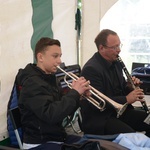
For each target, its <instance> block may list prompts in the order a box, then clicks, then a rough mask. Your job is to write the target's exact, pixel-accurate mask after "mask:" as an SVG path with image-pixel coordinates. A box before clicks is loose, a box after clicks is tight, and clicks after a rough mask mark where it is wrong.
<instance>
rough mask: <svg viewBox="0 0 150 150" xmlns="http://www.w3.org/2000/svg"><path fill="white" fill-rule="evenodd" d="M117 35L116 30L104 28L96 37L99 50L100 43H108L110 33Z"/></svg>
mask: <svg viewBox="0 0 150 150" xmlns="http://www.w3.org/2000/svg"><path fill="white" fill-rule="evenodd" d="M110 34H112V35H117V33H116V32H114V31H112V30H110V29H103V30H101V32H100V33H99V34H98V35H97V36H96V38H95V41H94V42H95V44H96V47H97V49H98V50H99V45H107V37H108V35H110Z"/></svg>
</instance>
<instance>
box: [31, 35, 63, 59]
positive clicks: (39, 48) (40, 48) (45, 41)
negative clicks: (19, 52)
mask: <svg viewBox="0 0 150 150" xmlns="http://www.w3.org/2000/svg"><path fill="white" fill-rule="evenodd" d="M52 45H58V46H59V47H61V44H60V42H59V41H58V40H56V39H51V38H49V37H42V38H41V39H40V40H39V41H38V42H37V43H36V45H35V52H34V57H35V59H36V60H37V54H38V53H40V52H44V51H45V50H46V47H47V46H52Z"/></svg>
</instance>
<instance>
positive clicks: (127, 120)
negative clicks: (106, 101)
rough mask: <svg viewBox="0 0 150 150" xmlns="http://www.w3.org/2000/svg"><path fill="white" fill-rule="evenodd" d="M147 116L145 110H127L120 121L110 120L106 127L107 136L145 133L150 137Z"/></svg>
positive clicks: (113, 118)
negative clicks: (146, 121) (137, 132)
mask: <svg viewBox="0 0 150 150" xmlns="http://www.w3.org/2000/svg"><path fill="white" fill-rule="evenodd" d="M146 117H147V114H146V113H145V111H143V110H137V109H127V110H126V111H125V112H124V114H123V115H122V116H121V117H120V118H119V119H118V118H115V117H112V118H110V119H109V120H108V121H107V123H106V125H105V134H117V133H131V132H136V131H139V132H141V131H145V132H146V135H147V136H148V137H150V125H148V124H146V123H144V122H143V121H144V119H145V118H146Z"/></svg>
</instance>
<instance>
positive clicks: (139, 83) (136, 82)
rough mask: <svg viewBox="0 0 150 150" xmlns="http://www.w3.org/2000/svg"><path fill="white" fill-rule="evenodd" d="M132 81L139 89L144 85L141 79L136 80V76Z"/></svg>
mask: <svg viewBox="0 0 150 150" xmlns="http://www.w3.org/2000/svg"><path fill="white" fill-rule="evenodd" d="M132 81H133V83H134V85H135V86H136V87H139V86H140V85H141V84H142V83H143V82H142V81H141V80H140V79H139V78H136V77H135V76H133V77H132Z"/></svg>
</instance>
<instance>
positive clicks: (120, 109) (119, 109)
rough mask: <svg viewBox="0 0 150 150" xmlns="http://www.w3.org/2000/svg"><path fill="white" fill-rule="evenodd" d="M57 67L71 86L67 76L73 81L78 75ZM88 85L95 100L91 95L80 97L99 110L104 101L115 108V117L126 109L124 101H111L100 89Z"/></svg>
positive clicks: (102, 109) (102, 108)
mask: <svg viewBox="0 0 150 150" xmlns="http://www.w3.org/2000/svg"><path fill="white" fill-rule="evenodd" d="M57 68H58V69H59V70H61V71H62V72H64V73H65V76H64V81H65V83H66V84H67V86H68V87H69V88H72V87H71V83H69V82H68V81H67V76H68V77H70V78H71V79H73V80H74V81H76V80H77V79H78V78H79V77H78V76H76V75H75V74H73V73H71V72H66V71H65V70H63V69H62V68H60V66H57ZM89 86H90V88H91V90H90V93H91V95H93V96H95V97H96V98H97V99H98V100H95V99H94V98H93V97H91V96H85V95H84V94H82V97H83V98H85V99H86V100H88V101H89V102H90V103H91V104H93V105H94V106H95V107H96V108H98V109H99V110H100V111H104V110H105V106H106V101H107V102H108V103H110V104H111V105H112V106H113V107H114V108H115V110H116V112H117V118H119V117H120V116H121V115H122V114H123V112H124V111H125V110H126V108H127V106H128V104H127V103H125V104H124V105H122V104H119V103H117V102H115V101H113V100H112V99H110V98H109V97H107V96H106V95H104V94H103V93H101V92H100V91H98V90H96V89H95V88H94V87H92V86H91V85H89Z"/></svg>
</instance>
